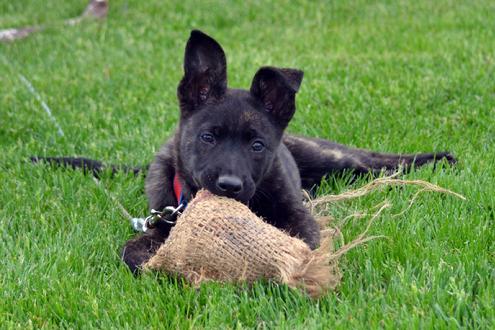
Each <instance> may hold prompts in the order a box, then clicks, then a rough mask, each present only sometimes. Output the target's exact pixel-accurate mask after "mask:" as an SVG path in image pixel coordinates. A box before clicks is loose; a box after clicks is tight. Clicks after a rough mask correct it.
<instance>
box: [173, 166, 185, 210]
mask: <svg viewBox="0 0 495 330" xmlns="http://www.w3.org/2000/svg"><path fill="white" fill-rule="evenodd" d="M173 188H174V194H175V200H176V201H177V205H183V206H184V208H185V207H186V206H187V200H186V197H185V196H184V192H183V191H182V184H181V183H180V180H179V175H178V172H175V175H174V183H173Z"/></svg>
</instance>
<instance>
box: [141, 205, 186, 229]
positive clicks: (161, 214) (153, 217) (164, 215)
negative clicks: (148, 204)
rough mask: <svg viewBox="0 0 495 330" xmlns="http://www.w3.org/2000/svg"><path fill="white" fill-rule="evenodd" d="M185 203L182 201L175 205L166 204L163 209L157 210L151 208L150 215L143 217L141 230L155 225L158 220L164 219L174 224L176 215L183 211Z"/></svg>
mask: <svg viewBox="0 0 495 330" xmlns="http://www.w3.org/2000/svg"><path fill="white" fill-rule="evenodd" d="M184 208H185V205H184V204H183V203H182V204H180V205H179V206H177V207H173V206H166V207H165V208H164V209H163V211H157V210H155V209H151V211H150V213H151V214H150V215H149V216H147V217H146V218H145V219H144V223H143V226H142V230H143V232H146V231H147V230H148V229H149V228H153V227H155V225H156V223H157V222H158V221H164V222H166V223H169V224H171V225H175V222H176V221H177V217H179V216H180V215H181V214H182V211H184Z"/></svg>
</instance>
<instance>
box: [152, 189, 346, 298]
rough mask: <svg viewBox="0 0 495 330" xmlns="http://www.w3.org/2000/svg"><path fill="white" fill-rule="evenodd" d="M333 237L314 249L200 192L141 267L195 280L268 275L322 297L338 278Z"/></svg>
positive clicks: (246, 279) (248, 278)
mask: <svg viewBox="0 0 495 330" xmlns="http://www.w3.org/2000/svg"><path fill="white" fill-rule="evenodd" d="M332 252H333V244H332V237H327V238H326V239H325V240H324V241H323V243H322V245H321V247H320V248H319V249H317V250H315V251H311V249H310V248H309V247H308V246H307V245H306V243H304V242H303V241H301V240H299V239H297V238H294V237H291V236H289V235H287V234H285V233H284V232H283V231H281V230H279V229H277V228H275V227H273V226H271V225H270V224H267V223H266V222H264V221H262V220H261V219H260V218H258V217H257V216H256V215H255V214H253V213H252V212H251V211H250V210H249V209H248V208H247V207H246V206H245V205H243V204H241V203H239V202H236V201H235V200H232V199H228V198H224V197H218V196H214V195H212V194H211V193H209V192H207V191H201V192H199V193H198V194H197V196H196V198H195V199H193V200H192V201H191V203H190V204H189V206H188V207H187V209H186V211H185V212H184V214H183V215H182V216H181V217H180V218H179V219H178V220H177V224H176V225H175V227H174V228H173V229H172V231H171V233H170V237H169V238H168V239H167V240H166V242H165V243H164V244H163V245H162V246H161V247H160V248H159V250H158V252H157V253H156V255H155V256H153V257H152V258H151V259H150V260H149V261H148V262H147V263H145V264H144V265H143V269H145V270H150V269H153V270H160V271H164V272H166V273H169V274H180V275H182V276H184V277H185V278H186V279H187V280H189V281H190V282H191V283H193V284H196V285H197V284H200V283H201V282H203V281H208V280H215V281H226V282H248V283H251V282H253V281H255V280H259V279H269V280H273V281H276V282H280V283H284V284H287V285H289V286H290V287H298V288H302V289H304V290H305V291H306V292H307V293H308V294H309V295H311V296H313V297H317V296H320V295H321V294H323V293H324V292H326V291H327V290H328V289H333V288H335V287H336V286H337V285H338V283H339V282H340V277H341V276H340V272H339V270H338V265H337V258H335V257H334V255H333V254H332Z"/></svg>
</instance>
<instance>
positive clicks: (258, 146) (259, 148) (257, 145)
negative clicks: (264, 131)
mask: <svg viewBox="0 0 495 330" xmlns="http://www.w3.org/2000/svg"><path fill="white" fill-rule="evenodd" d="M251 149H253V151H254V152H261V151H263V149H265V145H264V144H263V142H261V141H254V142H253V144H252V145H251Z"/></svg>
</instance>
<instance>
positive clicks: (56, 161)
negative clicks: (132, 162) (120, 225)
mask: <svg viewBox="0 0 495 330" xmlns="http://www.w3.org/2000/svg"><path fill="white" fill-rule="evenodd" d="M30 160H31V162H33V163H48V164H50V165H52V166H56V167H70V168H73V169H81V170H82V171H83V172H84V173H91V174H92V175H93V176H94V177H96V178H99V177H100V175H101V173H102V172H103V171H107V170H109V171H111V173H112V175H113V174H116V173H117V172H125V173H133V174H134V175H138V174H139V173H142V172H145V171H147V169H148V166H138V167H131V166H125V165H107V164H103V163H102V162H100V161H98V160H94V159H89V158H84V157H37V156H34V157H30Z"/></svg>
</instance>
